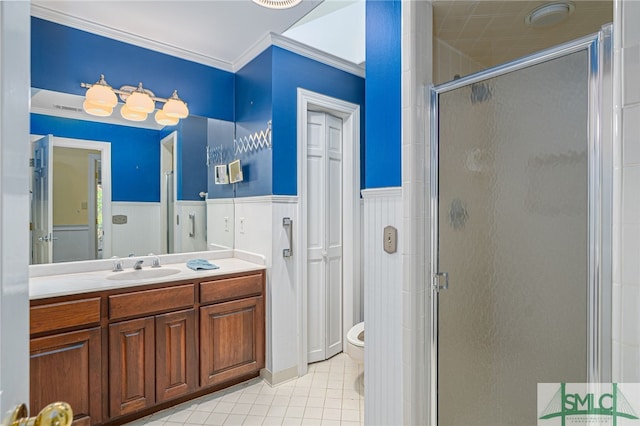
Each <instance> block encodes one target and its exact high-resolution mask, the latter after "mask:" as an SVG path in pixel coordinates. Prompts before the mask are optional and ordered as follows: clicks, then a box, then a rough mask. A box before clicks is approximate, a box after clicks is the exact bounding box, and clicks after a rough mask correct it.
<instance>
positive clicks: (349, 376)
mask: <svg viewBox="0 0 640 426" xmlns="http://www.w3.org/2000/svg"><path fill="white" fill-rule="evenodd" d="M363 424H364V385H363V366H362V365H358V364H356V363H355V362H353V361H352V360H351V358H349V357H348V356H347V355H346V354H338V355H336V356H334V357H333V358H331V359H329V360H327V361H323V362H319V363H315V364H311V365H310V366H309V373H308V374H307V375H305V376H303V377H300V378H298V379H295V380H291V381H289V382H286V383H282V384H280V385H277V386H274V387H271V386H270V385H268V384H267V383H266V382H264V381H263V380H262V379H259V378H257V379H253V380H250V381H248V382H244V383H241V384H238V385H236V386H233V387H231V388H228V389H225V390H222V391H219V392H216V393H212V394H209V395H205V396H203V397H200V398H197V399H194V400H191V401H188V402H186V403H184V404H181V405H178V406H176V407H173V408H169V409H167V410H164V411H160V412H158V413H155V414H153V415H151V416H148V417H145V418H142V419H140V420H136V421H135V422H132V423H129V424H128V425H129V426H138V425H149V426H155V425H158V426H159V425H166V426H172V425H175V426H177V425H304V426H306V425H342V426H358V425H363Z"/></svg>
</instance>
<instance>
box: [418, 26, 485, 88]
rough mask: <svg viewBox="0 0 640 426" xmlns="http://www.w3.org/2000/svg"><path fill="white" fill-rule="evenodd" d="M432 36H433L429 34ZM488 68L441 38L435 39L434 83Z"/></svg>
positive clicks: (444, 81)
mask: <svg viewBox="0 0 640 426" xmlns="http://www.w3.org/2000/svg"><path fill="white" fill-rule="evenodd" d="M429 38H431V36H429ZM485 68H487V67H486V66H484V65H482V64H480V63H478V62H476V61H474V60H473V59H471V58H470V57H468V56H467V55H465V54H464V53H462V52H460V51H459V50H458V49H456V48H454V47H451V46H449V45H448V44H447V43H445V42H444V41H442V40H440V39H437V38H436V39H433V84H441V83H446V82H447V81H451V80H453V79H454V78H455V76H456V75H459V76H460V77H464V76H465V75H469V74H473V73H474V72H478V71H480V70H483V69H485Z"/></svg>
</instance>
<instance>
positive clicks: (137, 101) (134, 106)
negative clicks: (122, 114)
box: [125, 91, 156, 114]
mask: <svg viewBox="0 0 640 426" xmlns="http://www.w3.org/2000/svg"><path fill="white" fill-rule="evenodd" d="M125 103H126V105H127V107H128V108H129V109H130V110H131V111H136V112H142V113H145V114H148V113H150V112H153V110H154V109H155V107H156V105H155V103H154V102H153V99H151V97H150V96H149V95H147V94H146V93H144V92H138V91H135V92H133V93H131V94H130V95H129V96H128V97H127V100H126V102H125Z"/></svg>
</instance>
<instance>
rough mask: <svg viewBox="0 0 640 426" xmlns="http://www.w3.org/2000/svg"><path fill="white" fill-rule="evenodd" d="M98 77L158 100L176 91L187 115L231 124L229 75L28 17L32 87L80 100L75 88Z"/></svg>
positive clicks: (231, 84) (231, 82)
mask: <svg viewBox="0 0 640 426" xmlns="http://www.w3.org/2000/svg"><path fill="white" fill-rule="evenodd" d="M141 19H144V17H141ZM100 74H104V75H105V78H106V80H107V82H108V83H109V84H110V85H111V86H112V87H114V88H119V87H121V86H123V85H137V84H138V83H139V82H142V83H143V84H144V86H145V87H146V88H148V89H150V90H152V91H153V92H154V93H155V94H156V96H159V97H161V98H167V97H169V96H171V94H172V93H173V91H174V90H176V89H177V90H178V94H179V95H180V97H181V98H182V99H183V100H184V101H185V102H187V104H188V106H189V110H190V113H191V114H194V115H200V116H203V117H211V118H219V119H222V120H229V121H233V119H234V116H233V114H234V111H233V98H234V92H233V90H234V75H233V73H230V72H227V71H222V70H219V69H217V68H213V67H209V66H206V65H201V64H197V63H195V62H191V61H187V60H184V59H180V58H176V57H174V56H169V55H166V54H163V53H158V52H154V51H152V50H149V49H145V48H142V47H137V46H134V45H131V44H127V43H123V42H120V41H116V40H112V39H109V38H106V37H101V36H98V35H94V34H90V33H87V32H85V31H81V30H76V29H73V28H70V27H66V26H64V25H59V24H55V23H53V22H49V21H45V20H42V19H39V18H33V17H32V18H31V85H32V86H33V87H37V88H40V89H48V90H54V91H57V92H65V93H72V94H76V95H84V93H85V91H86V89H83V88H81V87H80V83H81V82H85V83H94V82H96V81H97V80H98V79H99V78H100Z"/></svg>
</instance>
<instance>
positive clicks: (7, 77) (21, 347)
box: [0, 1, 31, 420]
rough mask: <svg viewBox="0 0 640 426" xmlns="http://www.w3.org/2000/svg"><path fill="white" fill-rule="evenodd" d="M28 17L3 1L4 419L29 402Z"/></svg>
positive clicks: (0, 271)
mask: <svg viewBox="0 0 640 426" xmlns="http://www.w3.org/2000/svg"><path fill="white" fill-rule="evenodd" d="M29 20H30V3H29V2H28V1H25V2H0V87H1V88H2V90H0V103H1V104H2V108H0V359H2V362H1V363H0V413H2V414H0V415H1V416H2V418H1V419H0V420H2V419H4V417H5V415H6V414H7V413H8V412H10V411H13V410H14V409H15V408H16V406H17V405H18V404H20V403H27V404H28V403H29V194H28V187H29V167H28V162H29V157H30V156H29V151H30V147H29V99H30V95H29V92H30V87H29V86H30V78H31V77H30V76H31V73H30V69H29V64H30V59H29V55H30V44H29V43H30V38H31V35H30V30H29V22H30V21H29Z"/></svg>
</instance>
